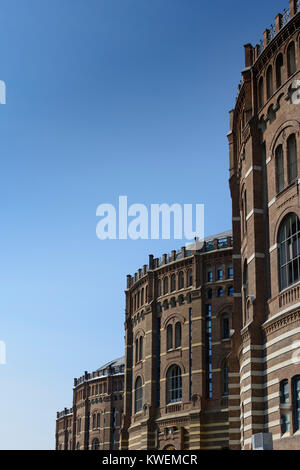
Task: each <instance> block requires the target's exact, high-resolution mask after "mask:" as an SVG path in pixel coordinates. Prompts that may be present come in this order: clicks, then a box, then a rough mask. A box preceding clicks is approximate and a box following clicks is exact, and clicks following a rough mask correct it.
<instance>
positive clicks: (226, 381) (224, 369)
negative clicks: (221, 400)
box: [222, 361, 228, 396]
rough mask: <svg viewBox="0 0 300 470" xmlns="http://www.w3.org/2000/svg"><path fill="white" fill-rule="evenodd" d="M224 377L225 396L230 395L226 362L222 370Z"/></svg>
mask: <svg viewBox="0 0 300 470" xmlns="http://www.w3.org/2000/svg"><path fill="white" fill-rule="evenodd" d="M222 376H223V395H225V396H226V395H228V362H227V361H225V362H224V364H223V369H222Z"/></svg>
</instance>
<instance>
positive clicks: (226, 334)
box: [222, 314, 230, 339]
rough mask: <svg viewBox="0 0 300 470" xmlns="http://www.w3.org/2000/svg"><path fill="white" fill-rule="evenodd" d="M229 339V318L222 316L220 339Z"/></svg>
mask: <svg viewBox="0 0 300 470" xmlns="http://www.w3.org/2000/svg"><path fill="white" fill-rule="evenodd" d="M229 337H230V326H229V316H228V315H227V314H226V315H223V317H222V338H223V339H228V338H229Z"/></svg>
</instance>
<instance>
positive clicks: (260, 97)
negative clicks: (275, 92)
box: [258, 77, 265, 108]
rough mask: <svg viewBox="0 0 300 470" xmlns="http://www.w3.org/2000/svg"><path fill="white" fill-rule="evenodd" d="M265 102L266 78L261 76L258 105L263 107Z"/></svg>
mask: <svg viewBox="0 0 300 470" xmlns="http://www.w3.org/2000/svg"><path fill="white" fill-rule="evenodd" d="M264 104H265V100H264V79H263V77H261V78H260V80H259V82H258V107H259V108H262V107H263V105H264Z"/></svg>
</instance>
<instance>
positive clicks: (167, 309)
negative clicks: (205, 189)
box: [120, 232, 234, 450]
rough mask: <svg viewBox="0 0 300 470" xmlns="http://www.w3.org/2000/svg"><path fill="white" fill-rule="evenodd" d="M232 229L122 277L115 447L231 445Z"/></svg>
mask: <svg viewBox="0 0 300 470" xmlns="http://www.w3.org/2000/svg"><path fill="white" fill-rule="evenodd" d="M233 295H234V292H233V269H232V238H231V232H225V233H222V234H220V235H218V236H214V237H210V238H208V239H206V240H205V242H204V245H203V247H202V248H201V249H199V250H197V251H188V250H187V249H185V248H182V249H181V251H179V252H176V251H173V252H172V254H171V255H166V254H165V255H163V257H162V258H161V259H153V256H150V257H149V264H148V266H146V265H145V266H144V267H143V268H142V269H139V271H138V273H136V274H135V275H134V276H133V277H132V276H128V277H127V289H126V321H125V342H126V355H125V401H124V422H123V423H124V424H123V428H122V432H121V446H120V448H121V449H130V450H140V449H177V450H179V449H199V448H201V449H202V448H203V449H222V448H228V446H229V434H228V407H227V400H228V366H227V356H228V354H229V352H230V333H231V332H230V330H231V329H232V313H233V312H232V311H233Z"/></svg>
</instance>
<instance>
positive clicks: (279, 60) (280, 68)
mask: <svg viewBox="0 0 300 470" xmlns="http://www.w3.org/2000/svg"><path fill="white" fill-rule="evenodd" d="M282 75H283V57H282V54H279V56H278V57H277V59H276V85H277V88H279V87H281V85H282V81H283V76H282Z"/></svg>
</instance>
